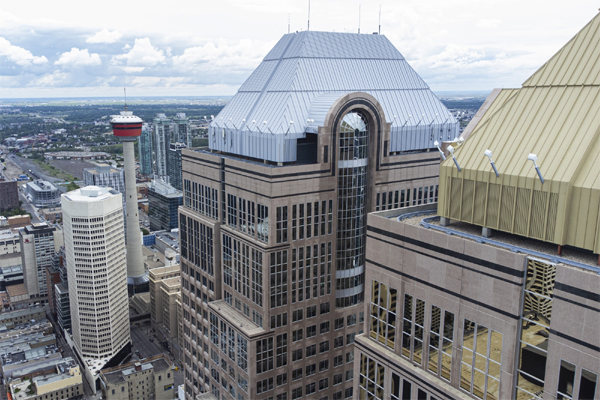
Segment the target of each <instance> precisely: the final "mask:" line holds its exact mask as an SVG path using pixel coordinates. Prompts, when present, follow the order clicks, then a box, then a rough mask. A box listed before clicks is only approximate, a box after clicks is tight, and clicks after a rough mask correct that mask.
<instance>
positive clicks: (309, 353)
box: [306, 344, 317, 358]
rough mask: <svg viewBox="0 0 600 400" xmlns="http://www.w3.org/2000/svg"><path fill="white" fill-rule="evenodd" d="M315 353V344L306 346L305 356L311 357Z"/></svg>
mask: <svg viewBox="0 0 600 400" xmlns="http://www.w3.org/2000/svg"><path fill="white" fill-rule="evenodd" d="M316 354H317V345H316V344H313V345H311V346H307V347H306V358H308V357H312V356H314V355H316Z"/></svg>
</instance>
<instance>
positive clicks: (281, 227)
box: [276, 206, 288, 243]
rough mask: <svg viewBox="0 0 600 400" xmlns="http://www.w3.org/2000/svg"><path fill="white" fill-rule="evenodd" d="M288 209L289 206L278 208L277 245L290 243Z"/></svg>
mask: <svg viewBox="0 0 600 400" xmlns="http://www.w3.org/2000/svg"><path fill="white" fill-rule="evenodd" d="M287 229H288V208H287V206H283V207H277V225H276V237H277V243H285V242H287V241H288V237H287V236H288V232H287Z"/></svg>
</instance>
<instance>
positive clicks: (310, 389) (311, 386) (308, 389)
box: [306, 382, 317, 396]
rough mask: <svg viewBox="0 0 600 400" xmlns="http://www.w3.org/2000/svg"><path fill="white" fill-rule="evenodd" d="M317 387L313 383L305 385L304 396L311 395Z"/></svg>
mask: <svg viewBox="0 0 600 400" xmlns="http://www.w3.org/2000/svg"><path fill="white" fill-rule="evenodd" d="M316 387H317V385H316V384H315V382H312V383H309V384H308V385H306V395H307V396H308V395H311V394H313V393H314V392H315V391H316V390H317V389H316Z"/></svg>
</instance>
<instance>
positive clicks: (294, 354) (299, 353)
mask: <svg viewBox="0 0 600 400" xmlns="http://www.w3.org/2000/svg"><path fill="white" fill-rule="evenodd" d="M299 360H302V349H296V350H294V351H292V362H294V361H299Z"/></svg>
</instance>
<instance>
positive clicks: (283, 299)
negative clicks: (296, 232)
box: [270, 250, 288, 308]
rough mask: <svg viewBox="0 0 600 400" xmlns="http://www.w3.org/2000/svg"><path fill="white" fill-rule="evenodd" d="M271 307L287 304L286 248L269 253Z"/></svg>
mask: <svg viewBox="0 0 600 400" xmlns="http://www.w3.org/2000/svg"><path fill="white" fill-rule="evenodd" d="M270 268H271V308H275V307H282V306H285V305H287V297H288V296H287V250H282V251H277V252H274V253H271V263H270Z"/></svg>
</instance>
